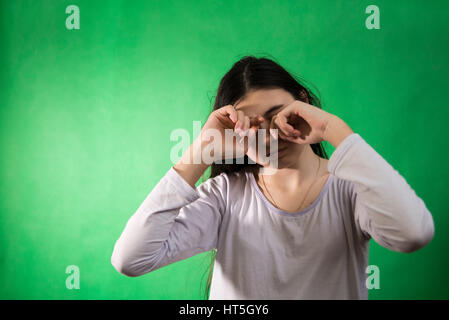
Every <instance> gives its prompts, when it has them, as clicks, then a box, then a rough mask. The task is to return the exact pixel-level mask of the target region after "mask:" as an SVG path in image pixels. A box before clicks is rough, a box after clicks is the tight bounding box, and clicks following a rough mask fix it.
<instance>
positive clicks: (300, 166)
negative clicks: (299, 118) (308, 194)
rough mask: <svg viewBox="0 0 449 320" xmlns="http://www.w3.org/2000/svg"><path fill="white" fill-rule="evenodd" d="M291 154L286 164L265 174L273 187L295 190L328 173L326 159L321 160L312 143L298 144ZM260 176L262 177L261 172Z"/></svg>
mask: <svg viewBox="0 0 449 320" xmlns="http://www.w3.org/2000/svg"><path fill="white" fill-rule="evenodd" d="M295 149H296V148H295ZM291 156H292V157H289V158H288V159H287V158H286V159H285V162H286V164H285V166H284V165H283V166H282V167H281V168H280V169H276V170H275V173H273V174H268V175H264V179H265V181H266V182H267V183H268V184H270V185H271V186H272V187H274V188H279V190H286V191H288V190H290V191H291V190H295V189H297V188H300V187H301V186H303V185H304V184H309V183H310V181H312V180H315V179H317V178H319V177H321V176H322V175H324V174H326V173H327V168H326V165H325V161H321V158H320V157H319V156H317V155H316V154H315V153H314V152H313V150H312V148H311V147H310V145H301V146H298V148H297V150H295V152H294V153H292V154H291ZM283 160H284V159H283ZM318 169H319V172H318V173H317V170H318ZM258 178H262V177H261V176H260V174H259V176H258ZM258 180H259V179H258Z"/></svg>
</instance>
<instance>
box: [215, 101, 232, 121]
mask: <svg viewBox="0 0 449 320" xmlns="http://www.w3.org/2000/svg"><path fill="white" fill-rule="evenodd" d="M217 112H218V113H219V114H220V115H222V116H225V117H229V118H230V119H231V121H232V122H234V123H235V122H236V121H237V111H236V110H235V108H234V106H233V105H231V104H228V105H226V106H224V107H221V108H219V109H217Z"/></svg>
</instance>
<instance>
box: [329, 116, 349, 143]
mask: <svg viewBox="0 0 449 320" xmlns="http://www.w3.org/2000/svg"><path fill="white" fill-rule="evenodd" d="M352 133H354V131H352V129H351V128H350V127H349V126H348V125H347V124H346V123H345V122H344V121H343V120H342V119H340V118H339V117H337V116H335V115H333V116H332V117H331V119H330V120H329V122H328V123H327V126H326V129H325V130H324V137H323V138H324V140H325V141H329V142H330V143H331V144H332V145H333V146H334V147H335V148H337V147H338V145H339V144H340V143H341V142H342V141H343V140H344V139H345V138H346V137H348V136H349V135H351V134H352Z"/></svg>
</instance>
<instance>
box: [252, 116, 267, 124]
mask: <svg viewBox="0 0 449 320" xmlns="http://www.w3.org/2000/svg"><path fill="white" fill-rule="evenodd" d="M249 120H250V127H258V126H259V125H260V124H261V123H262V122H264V121H265V119H264V117H262V116H255V117H251V118H250V119H249Z"/></svg>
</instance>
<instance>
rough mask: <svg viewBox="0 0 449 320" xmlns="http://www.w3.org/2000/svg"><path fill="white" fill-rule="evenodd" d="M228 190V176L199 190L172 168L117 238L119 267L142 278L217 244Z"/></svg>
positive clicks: (114, 260)
mask: <svg viewBox="0 0 449 320" xmlns="http://www.w3.org/2000/svg"><path fill="white" fill-rule="evenodd" d="M226 188H227V185H226V180H225V177H223V175H220V176H217V177H215V178H212V179H208V180H207V181H205V182H204V183H202V184H201V185H200V186H198V187H195V188H193V187H191V186H190V185H189V184H188V183H187V182H186V181H185V180H184V179H183V178H182V177H181V176H180V175H179V174H178V173H177V172H176V171H175V170H174V169H173V167H171V168H170V169H169V171H168V172H167V173H166V174H165V175H164V177H163V178H162V179H161V180H160V181H159V182H158V183H157V185H156V186H155V187H154V188H153V190H152V191H151V192H150V194H149V195H148V196H147V197H146V199H145V200H144V202H143V203H142V204H141V205H140V207H139V208H138V209H137V211H136V212H135V213H134V214H133V215H132V216H131V218H130V219H129V220H128V222H127V224H126V226H125V229H124V230H123V232H122V234H121V235H120V237H119V239H118V240H117V241H116V243H115V246H114V250H113V253H112V257H111V263H112V265H113V266H114V268H115V269H116V270H117V271H118V272H120V273H122V274H124V275H127V276H139V275H143V274H145V273H148V272H150V271H153V270H155V269H158V268H161V267H163V266H165V265H168V264H171V263H173V262H176V261H179V260H182V259H186V258H189V257H191V256H193V255H195V254H197V253H200V252H204V251H208V250H211V249H213V248H216V246H217V239H218V230H219V226H220V223H221V219H222V214H223V212H224V210H225V205H224V195H225V193H226Z"/></svg>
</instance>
